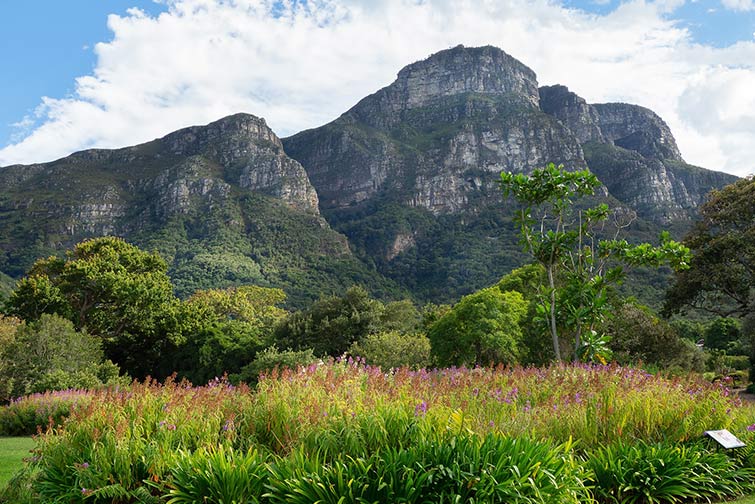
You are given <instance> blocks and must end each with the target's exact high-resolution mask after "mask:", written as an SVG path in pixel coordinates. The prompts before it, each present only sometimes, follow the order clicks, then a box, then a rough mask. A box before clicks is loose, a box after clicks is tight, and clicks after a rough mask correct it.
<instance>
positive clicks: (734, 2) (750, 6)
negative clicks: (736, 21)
mask: <svg viewBox="0 0 755 504" xmlns="http://www.w3.org/2000/svg"><path fill="white" fill-rule="evenodd" d="M721 4H722V5H723V6H724V7H725V8H727V9H731V10H735V11H752V10H755V1H753V0H721Z"/></svg>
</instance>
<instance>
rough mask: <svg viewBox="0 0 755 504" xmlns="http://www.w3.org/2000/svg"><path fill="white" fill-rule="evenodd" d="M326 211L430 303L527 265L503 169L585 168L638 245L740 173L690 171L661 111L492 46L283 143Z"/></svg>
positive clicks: (683, 221) (428, 67) (427, 70)
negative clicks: (601, 100)
mask: <svg viewBox="0 0 755 504" xmlns="http://www.w3.org/2000/svg"><path fill="white" fill-rule="evenodd" d="M283 145H284V148H285V150H286V152H287V153H288V154H289V155H290V156H292V157H293V158H294V159H296V160H298V161H299V162H301V163H302V165H303V166H304V168H305V169H306V170H307V173H308V174H309V176H310V179H311V180H312V183H313V185H314V186H315V188H316V190H317V192H318V195H319V196H320V208H321V210H322V211H323V215H324V216H325V217H326V219H327V220H328V221H329V222H330V223H331V225H332V226H333V227H334V228H335V229H336V230H338V231H341V232H343V233H344V234H345V235H346V236H347V237H348V238H349V241H350V242H351V244H352V246H353V248H354V249H355V250H356V251H357V253H358V254H359V255H360V256H361V257H363V258H364V259H365V260H367V261H369V262H372V263H374V264H376V266H377V268H378V270H379V271H381V272H382V273H383V274H385V275H386V276H388V277H389V278H392V279H394V280H395V281H396V282H399V283H401V284H403V285H405V286H407V288H409V289H410V290H411V291H412V292H415V293H416V294H418V295H419V296H420V297H424V298H426V299H434V300H438V299H441V300H452V299H454V298H457V297H458V296H459V295H460V294H462V293H465V292H468V291H469V290H470V289H471V288H478V287H481V286H483V285H485V284H486V283H490V282H491V281H492V280H493V279H495V278H497V277H499V276H500V275H502V274H505V273H506V272H507V271H509V270H510V269H511V268H512V267H514V266H516V265H518V264H521V261H522V260H523V257H522V256H521V255H520V252H519V248H518V246H517V245H516V238H515V237H514V235H515V233H514V230H513V227H512V223H511V219H510V215H511V211H510V203H507V202H504V201H503V200H502V195H501V191H500V189H499V186H498V180H499V177H498V174H499V173H500V172H501V171H502V170H506V171H513V172H523V173H529V172H531V171H532V170H533V169H534V168H536V167H541V166H543V165H545V164H546V163H548V162H554V163H556V164H563V165H564V166H566V167H567V168H570V169H579V168H584V167H586V166H589V167H590V168H591V169H592V170H593V171H594V173H595V174H596V175H597V176H598V177H599V178H600V180H601V181H602V182H603V183H604V184H605V188H606V191H605V194H604V195H603V196H604V197H605V198H606V199H607V200H608V201H609V202H610V203H611V204H612V205H613V206H622V207H626V208H629V209H633V210H635V211H636V212H637V214H638V216H639V219H638V222H637V223H636V224H635V226H634V231H633V233H634V236H635V238H636V239H653V236H652V235H653V234H655V233H656V232H657V231H658V230H659V229H660V228H659V226H664V227H671V228H672V229H674V230H676V234H677V235H679V233H680V232H681V231H682V230H684V229H686V227H688V225H689V223H690V219H691V218H693V217H694V215H695V211H696V208H697V206H698V205H699V204H700V202H701V201H702V200H703V198H704V196H705V194H706V193H707V192H708V191H709V190H710V189H712V188H715V187H721V186H723V185H726V184H728V183H731V182H733V181H734V180H736V177H733V176H731V175H727V174H724V173H719V172H712V171H708V170H704V169H701V168H697V167H694V166H691V165H688V164H686V163H685V162H684V161H683V159H682V157H681V154H680V152H679V149H678V147H677V145H676V141H675V140H674V137H673V135H672V134H671V131H670V130H669V128H668V126H667V125H666V124H665V123H664V122H663V120H662V119H661V118H660V117H658V116H657V115H656V114H655V113H653V112H652V111H650V110H648V109H645V108H643V107H639V106H636V105H628V104H622V103H615V104H599V105H590V104H587V103H586V101H585V100H584V99H582V98H580V97H579V96H577V95H576V94H574V93H572V92H570V91H569V90H568V89H567V88H565V87H564V86H548V87H539V86H538V83H537V78H536V76H535V73H534V72H533V71H532V70H531V69H529V68H528V67H526V66H525V65H523V64H522V63H521V62H519V61H517V60H516V59H514V58H513V57H511V56H509V55H508V54H506V53H505V52H503V51H502V50H500V49H498V48H495V47H478V48H466V47H463V46H458V47H455V48H452V49H449V50H446V51H441V52H439V53H437V54H434V55H432V56H430V57H429V58H427V59H426V60H423V61H419V62H416V63H413V64H411V65H409V66H407V67H405V68H404V69H402V70H401V71H400V72H399V73H398V77H397V79H396V81H395V82H393V83H392V84H391V85H389V86H387V87H385V88H383V89H381V90H379V91H377V92H376V93H374V94H372V95H370V96H368V97H366V98H364V99H363V100H361V101H360V102H359V103H357V104H356V105H355V106H354V107H352V108H351V109H350V110H348V111H347V112H345V113H344V114H343V115H342V116H340V117H339V118H337V119H336V120H335V121H333V122H331V123H329V124H326V125H324V126H322V127H320V128H316V129H312V130H308V131H303V132H301V133H299V134H296V135H294V136H292V137H290V138H284V139H283Z"/></svg>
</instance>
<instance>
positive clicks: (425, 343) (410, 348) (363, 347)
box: [349, 331, 430, 370]
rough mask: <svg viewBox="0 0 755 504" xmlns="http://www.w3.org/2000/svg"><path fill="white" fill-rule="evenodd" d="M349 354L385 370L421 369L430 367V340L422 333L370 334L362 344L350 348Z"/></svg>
mask: <svg viewBox="0 0 755 504" xmlns="http://www.w3.org/2000/svg"><path fill="white" fill-rule="evenodd" d="M349 354H351V355H353V356H358V357H361V358H363V359H364V360H365V361H366V362H367V364H371V365H373V366H380V367H381V368H382V369H384V370H388V369H393V368H400V367H404V366H406V367H408V368H411V369H420V368H424V367H427V366H429V365H430V340H429V339H427V336H425V335H424V334H421V333H412V334H402V333H400V332H398V331H384V332H379V333H376V334H370V335H368V336H366V337H365V338H364V339H363V340H362V341H361V342H358V343H354V344H353V345H351V348H349Z"/></svg>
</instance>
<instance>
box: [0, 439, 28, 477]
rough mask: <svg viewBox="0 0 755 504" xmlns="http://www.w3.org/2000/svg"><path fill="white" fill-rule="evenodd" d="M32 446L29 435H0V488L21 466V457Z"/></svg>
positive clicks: (22, 457)
mask: <svg viewBox="0 0 755 504" xmlns="http://www.w3.org/2000/svg"><path fill="white" fill-rule="evenodd" d="M33 447H34V440H33V439H32V438H30V437H0V488H2V487H4V486H5V485H6V484H7V483H8V480H10V478H11V476H13V474H15V473H16V471H18V470H19V469H21V467H22V466H23V459H24V458H25V457H28V456H29V450H31V449H32V448H33Z"/></svg>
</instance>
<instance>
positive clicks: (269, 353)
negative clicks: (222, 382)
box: [234, 345, 319, 383]
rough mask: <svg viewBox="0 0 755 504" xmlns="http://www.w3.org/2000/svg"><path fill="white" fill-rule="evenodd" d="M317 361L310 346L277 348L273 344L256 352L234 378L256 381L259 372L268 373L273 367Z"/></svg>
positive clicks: (246, 381)
mask: <svg viewBox="0 0 755 504" xmlns="http://www.w3.org/2000/svg"><path fill="white" fill-rule="evenodd" d="M318 361H319V358H317V357H315V354H314V353H312V349H311V348H307V349H304V350H291V349H289V350H278V347H276V346H275V345H273V346H271V347H268V348H265V349H264V350H262V351H261V352H259V353H257V355H256V357H255V358H254V360H253V361H252V362H250V363H249V364H247V365H246V366H244V367H243V368H242V369H241V372H240V374H239V375H238V376H237V377H234V380H237V381H242V382H245V383H257V380H258V378H259V376H260V374H264V373H268V372H270V371H272V370H274V369H279V370H283V369H298V368H299V367H301V366H309V365H310V364H314V363H316V362H318Z"/></svg>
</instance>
